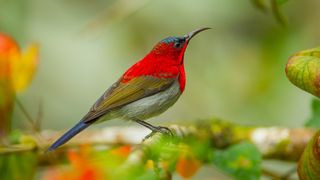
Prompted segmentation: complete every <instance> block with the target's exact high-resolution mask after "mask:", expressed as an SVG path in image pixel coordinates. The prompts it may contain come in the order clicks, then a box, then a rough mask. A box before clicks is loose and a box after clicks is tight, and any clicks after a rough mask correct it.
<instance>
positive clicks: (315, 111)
mask: <svg viewBox="0 0 320 180" xmlns="http://www.w3.org/2000/svg"><path fill="white" fill-rule="evenodd" d="M311 108H312V115H311V117H310V118H309V119H308V121H307V122H306V124H305V126H306V127H312V128H320V101H319V100H317V99H313V100H312V107H311Z"/></svg>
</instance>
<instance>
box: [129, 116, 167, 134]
mask: <svg viewBox="0 0 320 180" xmlns="http://www.w3.org/2000/svg"><path fill="white" fill-rule="evenodd" d="M134 121H135V122H137V123H139V124H141V125H142V126H144V127H146V128H148V129H150V130H151V131H152V132H160V133H167V134H168V133H169V134H170V135H172V136H173V133H172V132H171V130H170V129H169V128H167V127H163V126H153V125H151V124H149V123H147V122H145V121H141V120H140V119H134Z"/></svg>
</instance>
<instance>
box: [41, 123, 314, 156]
mask: <svg viewBox="0 0 320 180" xmlns="http://www.w3.org/2000/svg"><path fill="white" fill-rule="evenodd" d="M170 129H171V130H172V131H173V132H174V136H175V137H176V138H181V139H182V138H184V137H186V136H189V137H190V136H192V137H195V138H199V139H203V138H207V139H208V140H209V141H210V142H211V143H212V146H213V147H215V148H226V147H228V146H230V145H232V144H236V143H238V142H241V141H250V142H252V143H253V144H254V145H256V147H257V148H258V149H259V150H260V152H261V153H262V155H263V157H264V158H265V159H279V160H287V161H297V160H298V159H299V157H300V155H301V154H302V152H303V150H304V148H305V146H306V144H307V142H308V141H309V140H310V138H311V137H312V135H313V134H314V130H312V129H307V128H300V129H299V128H297V129H290V128H279V127H246V126H239V125H235V124H231V123H227V122H223V121H216V120H215V121H201V122H198V123H196V124H191V125H171V126H170ZM149 132H150V131H149V130H147V129H145V128H143V127H122V128H120V127H107V128H104V129H102V130H99V131H95V130H91V131H85V132H83V133H81V134H80V135H78V136H77V137H75V138H74V139H73V140H71V141H70V142H69V143H67V144H66V145H64V146H63V147H62V148H60V149H59V150H58V151H59V152H62V153H63V152H64V150H66V149H68V148H70V147H75V146H78V145H80V144H92V145H119V144H131V145H138V144H140V142H141V140H142V139H143V138H144V137H146V136H147V135H148V133H149ZM61 134H62V133H61V132H60V133H57V132H52V131H43V132H42V136H43V138H44V139H45V141H44V142H46V144H43V145H42V146H41V147H48V146H49V145H50V144H51V143H52V142H53V140H55V139H56V138H58V137H59V136H60V135H61ZM158 138H159V137H158V136H157V135H153V136H151V137H150V138H148V140H146V141H143V143H142V144H141V145H140V146H138V147H141V148H142V150H143V151H145V149H146V148H145V147H148V146H149V144H152V143H153V142H157V139H158ZM147 149H148V148H147ZM139 154H140V155H139ZM144 154H145V153H141V152H137V153H136V155H133V157H135V158H133V159H137V158H138V157H139V156H141V157H139V158H138V159H141V160H143V159H144V158H143V155H144ZM129 159H130V158H129Z"/></svg>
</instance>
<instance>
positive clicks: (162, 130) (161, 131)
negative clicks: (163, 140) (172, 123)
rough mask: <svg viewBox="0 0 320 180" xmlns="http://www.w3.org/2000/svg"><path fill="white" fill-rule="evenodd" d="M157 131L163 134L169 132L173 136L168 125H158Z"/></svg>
mask: <svg viewBox="0 0 320 180" xmlns="http://www.w3.org/2000/svg"><path fill="white" fill-rule="evenodd" d="M157 132H160V133H163V134H169V135H170V136H173V133H172V131H171V130H170V129H169V128H168V127H163V126H158V127H157Z"/></svg>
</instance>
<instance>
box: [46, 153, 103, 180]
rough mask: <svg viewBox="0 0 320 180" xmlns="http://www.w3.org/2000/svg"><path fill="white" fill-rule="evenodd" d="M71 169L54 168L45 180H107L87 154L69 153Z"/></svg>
mask: <svg viewBox="0 0 320 180" xmlns="http://www.w3.org/2000/svg"><path fill="white" fill-rule="evenodd" d="M67 157H68V160H69V161H70V165H71V166H70V167H69V168H66V169H60V168H59V169H58V168H53V169H52V170H50V171H48V172H47V173H45V174H44V176H43V179H45V180H65V179H68V180H100V179H107V177H103V178H102V176H103V175H104V176H105V174H103V172H102V170H101V169H100V168H99V166H97V165H96V164H94V162H93V161H92V159H91V158H90V155H89V154H88V153H86V152H82V151H80V152H75V151H69V152H68V154H67Z"/></svg>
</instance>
